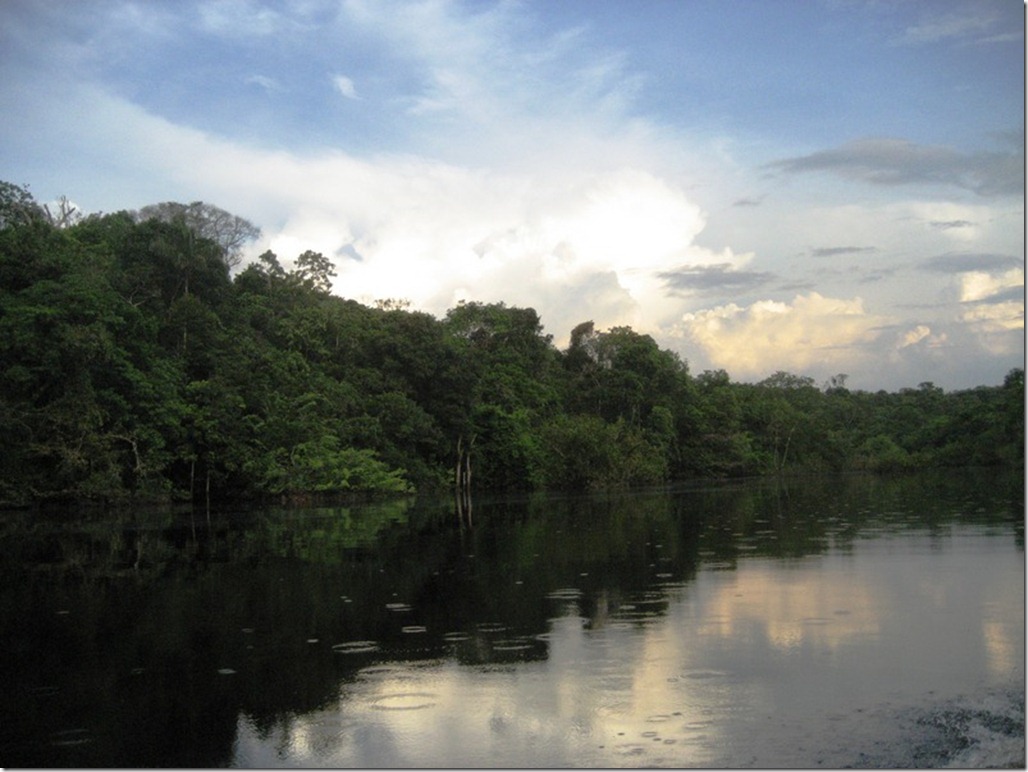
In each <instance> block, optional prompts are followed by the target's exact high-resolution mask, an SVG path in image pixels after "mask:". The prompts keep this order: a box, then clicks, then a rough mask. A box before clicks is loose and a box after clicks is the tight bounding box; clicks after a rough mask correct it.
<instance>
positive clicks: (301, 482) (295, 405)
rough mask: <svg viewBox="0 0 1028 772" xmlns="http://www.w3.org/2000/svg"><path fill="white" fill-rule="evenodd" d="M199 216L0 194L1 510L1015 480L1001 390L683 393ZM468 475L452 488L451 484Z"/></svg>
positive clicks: (592, 330)
mask: <svg viewBox="0 0 1028 772" xmlns="http://www.w3.org/2000/svg"><path fill="white" fill-rule="evenodd" d="M255 234H256V229H254V228H253V227H252V226H250V225H249V224H248V223H246V221H245V220H241V219H240V218H235V217H234V216H232V215H229V214H228V213H227V212H224V210H220V209H218V208H217V207H212V206H210V205H208V204H198V203H196V204H189V205H181V204H174V203H169V202H166V203H164V204H159V205H156V206H155V207H148V208H146V209H143V210H141V211H140V212H139V213H135V214H130V213H125V212H121V213H115V214H111V215H103V216H89V217H85V218H78V217H70V216H69V217H63V216H62V217H60V218H54V217H52V216H50V217H48V216H47V212H46V211H45V210H44V209H43V208H41V207H39V206H38V205H37V204H36V203H35V201H33V200H32V197H31V195H30V194H29V193H28V192H27V191H26V190H25V189H24V188H20V187H18V186H15V185H11V184H9V183H0V362H3V368H2V370H0V431H2V432H3V436H4V438H5V443H6V444H5V449H4V453H3V454H0V504H4V505H11V504H19V505H20V504H29V503H33V502H39V501H45V500H53V499H66V500H74V501H78V500H82V499H92V500H102V501H113V500H119V499H129V498H136V499H138V498H141V497H147V498H151V497H152V498H162V499H165V498H184V499H194V500H199V501H202V500H204V499H207V498H208V497H210V498H232V497H262V496H276V497H277V496H283V495H288V496H293V495H305V494H312V493H314V494H317V493H326V494H327V493H343V492H379V493H406V492H408V491H411V490H413V489H415V488H417V489H419V490H422V489H426V488H433V487H442V486H446V485H452V484H453V481H454V480H455V479H456V477H457V476H456V474H455V472H456V467H457V466H458V464H460V467H461V469H462V470H463V471H462V474H461V479H463V480H464V481H468V480H470V485H471V487H472V488H474V489H477V490H483V489H508V490H509V489H531V488H537V487H544V486H545V487H559V488H568V489H578V490H588V489H597V488H616V487H625V486H634V485H652V484H659V483H662V482H665V481H667V480H671V479H680V478H683V477H688V476H717V477H722V476H733V475H752V474H783V473H791V472H799V471H812V470H815V471H820V470H841V469H849V468H859V469H869V470H875V471H896V470H902V469H908V468H912V467H915V466H965V465H1014V466H1017V465H1023V464H1024V372H1023V370H1020V369H1017V370H1012V371H1011V372H1010V373H1009V374H1008V376H1007V378H1006V379H1005V381H1004V383H1003V385H1002V386H999V387H986V386H982V387H979V388H977V389H971V390H966V391H957V392H951V393H946V392H944V391H943V390H942V389H939V388H938V387H936V386H934V385H933V384H931V383H922V384H919V386H918V387H917V388H916V389H914V388H912V389H902V390H900V391H899V392H898V393H895V394H889V393H886V392H878V393H873V394H872V393H867V392H860V391H851V390H849V389H847V388H846V378H847V376H845V375H842V374H840V375H838V376H835V377H833V378H832V379H831V380H830V381H829V382H828V383H827V384H825V386H824V387H823V388H822V389H819V388H817V387H816V386H815V385H814V382H813V380H812V379H810V378H807V377H804V376H800V375H794V374H791V373H787V372H777V373H775V374H774V375H772V376H770V377H769V378H767V379H765V380H763V381H761V382H760V383H757V384H743V383H733V382H732V381H731V379H730V378H729V376H728V374H727V373H725V372H724V371H714V372H709V371H708V372H704V373H701V374H700V375H697V376H695V377H694V376H691V375H690V374H689V371H688V367H687V365H686V363H685V362H683V361H682V360H681V359H680V358H679V357H678V356H677V355H675V354H674V353H673V352H670V351H667V350H663V349H661V348H660V347H659V346H658V345H657V343H656V342H655V341H654V340H653V339H652V338H651V337H650V336H648V335H643V334H640V333H637V332H635V331H633V330H632V329H631V328H628V327H615V328H612V329H609V330H598V329H596V327H595V325H594V324H593V323H592V322H584V323H582V324H579V325H578V326H576V327H575V328H574V329H573V330H572V332H571V337H570V344H569V346H568V348H567V349H566V350H565V351H558V350H557V349H556V348H555V347H554V346H553V343H552V340H551V337H550V336H549V335H548V334H545V333H544V331H543V326H542V322H541V320H540V319H539V316H538V314H537V313H536V311H535V310H534V309H531V308H516V307H509V306H506V305H505V304H503V303H492V304H485V303H461V304H459V305H458V306H456V307H455V308H453V309H451V310H450V311H449V312H448V313H447V314H446V316H445V317H444V318H443V319H436V318H435V317H433V316H431V315H429V314H426V313H422V312H418V311H411V310H409V308H408V307H407V305H405V304H404V303H402V302H396V301H384V302H381V303H378V304H376V305H375V306H373V307H368V306H365V305H362V304H360V303H357V302H356V301H353V300H345V299H343V298H340V297H337V296H333V295H332V294H330V289H331V286H332V285H331V279H332V277H333V276H334V275H335V272H334V267H333V265H332V263H331V261H330V260H329V259H327V258H326V257H324V256H323V255H321V254H320V253H316V252H311V251H308V252H304V253H303V254H301V255H299V256H298V257H297V258H296V260H295V261H294V262H293V263H292V265H293V266H294V267H293V268H292V270H286V269H285V268H284V267H283V264H282V262H280V260H279V258H278V256H276V255H275V254H274V253H272V252H265V253H264V254H262V255H261V256H260V257H259V258H258V259H257V260H256V261H254V262H253V263H252V264H250V265H249V266H246V267H245V268H244V269H243V270H241V271H239V272H238V273H237V274H236V275H235V276H234V278H233V277H232V276H231V275H230V268H231V266H232V262H233V259H234V257H233V255H238V249H239V247H240V245H241V244H242V243H244V242H245V241H246V240H248V239H250V238H253V237H254V235H255ZM468 472H470V476H469V475H468V474H467V473H468Z"/></svg>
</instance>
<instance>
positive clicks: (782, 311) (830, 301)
mask: <svg viewBox="0 0 1028 772" xmlns="http://www.w3.org/2000/svg"><path fill="white" fill-rule="evenodd" d="M892 321H893V320H892V319H889V318H886V317H883V316H878V315H875V314H870V313H868V312H867V311H865V310H864V303H863V301H862V300H861V299H860V298H859V297H857V298H853V299H851V300H847V299H843V298H831V297H823V296H822V295H820V294H818V293H816V292H811V293H809V294H807V295H797V296H796V297H795V298H793V300H792V302H791V303H785V302H780V301H773V300H761V301H757V302H755V303H753V304H751V305H749V306H739V305H736V304H734V303H730V304H728V305H723V306H718V307H715V308H709V309H704V310H701V311H697V312H693V313H687V314H685V315H684V316H683V317H682V320H681V322H680V323H679V325H678V327H677V329H676V331H675V332H676V333H677V334H678V335H680V336H681V337H683V338H685V339H686V340H688V341H690V342H691V343H693V344H694V345H696V346H698V347H699V348H700V349H701V351H702V353H703V355H704V358H705V359H706V360H708V361H709V362H710V363H711V364H712V365H713V366H715V367H719V368H724V369H725V370H727V371H728V372H729V373H730V374H731V375H732V376H733V377H737V378H753V377H758V376H761V375H766V374H767V373H769V372H773V371H775V370H790V371H794V372H799V373H808V372H811V371H815V372H818V373H827V372H829V371H835V372H838V371H839V369H840V368H841V369H847V368H849V369H852V368H853V367H854V366H855V365H858V364H862V363H863V364H866V363H867V362H868V361H869V359H870V353H871V352H870V349H869V347H870V345H871V344H873V343H874V342H875V341H876V340H877V339H878V337H879V336H880V334H881V328H882V327H883V326H886V325H889V324H891V323H892Z"/></svg>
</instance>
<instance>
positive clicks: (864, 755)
mask: <svg viewBox="0 0 1028 772" xmlns="http://www.w3.org/2000/svg"><path fill="white" fill-rule="evenodd" d="M1024 696H1025V694H1024V690H1023V689H1022V690H1020V691H1012V690H1011V691H990V692H987V693H985V694H984V695H981V696H979V697H976V698H959V699H954V700H948V701H945V702H941V703H938V704H935V705H932V706H930V707H918V708H910V709H906V710H903V711H900V712H898V713H897V714H896V715H894V716H893V717H892V718H893V719H894V721H895V723H894V724H893V726H892V729H893V730H895V731H889V732H888V733H886V734H887V737H883V738H882V739H880V740H878V741H876V742H875V743H874V746H875V747H874V748H873V749H871V750H869V751H863V752H861V753H860V754H859V757H858V759H856V760H855V761H854V762H853V763H852V764H847V765H846V766H849V767H854V768H904V769H913V768H930V769H938V768H953V769H1017V768H1024V767H1025V728H1024Z"/></svg>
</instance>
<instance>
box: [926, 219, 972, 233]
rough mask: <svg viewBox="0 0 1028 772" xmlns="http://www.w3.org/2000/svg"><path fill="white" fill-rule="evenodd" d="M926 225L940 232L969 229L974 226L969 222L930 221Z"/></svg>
mask: <svg viewBox="0 0 1028 772" xmlns="http://www.w3.org/2000/svg"><path fill="white" fill-rule="evenodd" d="M928 224H929V225H930V226H931V227H933V228H938V229H939V230H940V231H948V230H951V229H953V228H970V227H972V226H974V223H973V222H971V221H970V220H931V221H929V223H928Z"/></svg>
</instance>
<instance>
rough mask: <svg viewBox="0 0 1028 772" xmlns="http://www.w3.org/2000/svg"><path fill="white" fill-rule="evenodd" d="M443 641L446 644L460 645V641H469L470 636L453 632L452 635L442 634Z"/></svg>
mask: <svg viewBox="0 0 1028 772" xmlns="http://www.w3.org/2000/svg"><path fill="white" fill-rule="evenodd" d="M443 640H444V641H446V642H447V643H460V642H461V641H469V640H471V636H470V635H468V634H467V633H462V632H457V631H454V632H452V633H444V634H443Z"/></svg>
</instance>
